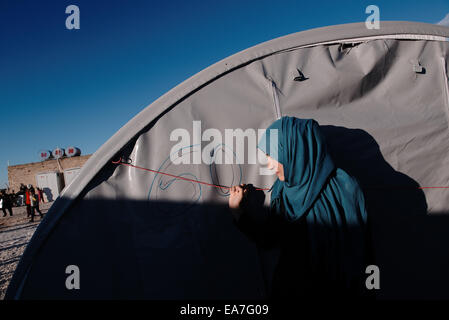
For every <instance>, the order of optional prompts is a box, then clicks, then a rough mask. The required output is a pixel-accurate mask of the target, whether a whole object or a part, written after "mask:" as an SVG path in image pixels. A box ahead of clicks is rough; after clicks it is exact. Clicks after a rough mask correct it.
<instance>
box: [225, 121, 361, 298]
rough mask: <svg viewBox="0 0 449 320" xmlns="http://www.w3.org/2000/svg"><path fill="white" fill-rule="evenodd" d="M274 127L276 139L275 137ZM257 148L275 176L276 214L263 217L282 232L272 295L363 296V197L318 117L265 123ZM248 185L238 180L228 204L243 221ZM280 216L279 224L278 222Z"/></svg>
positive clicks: (273, 205)
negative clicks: (331, 149) (337, 158)
mask: <svg viewBox="0 0 449 320" xmlns="http://www.w3.org/2000/svg"><path fill="white" fill-rule="evenodd" d="M273 130H275V131H273ZM276 131H277V132H276ZM274 133H277V138H278V139H277V143H273V142H272V143H270V141H272V140H273V139H270V137H271V135H273V134H274ZM274 137H276V136H274ZM271 138H273V137H271ZM258 148H259V149H261V150H262V151H263V152H264V153H265V154H266V155H267V158H268V166H269V168H270V169H274V170H275V172H276V175H277V176H278V179H277V180H276V182H275V183H274V184H273V186H272V190H271V202H270V204H271V205H270V207H271V211H270V216H271V218H270V219H268V222H266V224H265V228H268V229H269V228H271V229H273V228H278V229H280V231H279V230H278V231H279V232H278V234H280V237H281V246H282V253H281V257H280V260H279V263H278V268H277V270H276V272H275V275H274V276H273V277H274V279H273V289H272V291H273V292H272V294H273V296H274V297H292V296H301V297H305V298H307V297H308V298H323V297H331V296H332V297H336V298H342V297H346V296H352V297H353V296H361V295H362V296H363V295H364V290H366V288H365V283H364V278H365V277H366V276H367V275H366V274H365V268H366V266H367V264H366V263H367V261H366V259H367V253H366V245H367V228H366V222H367V213H366V209H365V201H364V196H363V193H362V190H361V189H360V186H359V184H358V183H357V181H356V180H355V178H353V177H351V176H349V175H348V174H347V173H346V172H345V171H344V170H342V169H340V168H337V167H336V166H335V165H334V162H333V161H332V158H331V156H330V154H329V153H328V150H327V147H326V143H325V139H324V137H323V135H322V133H321V132H320V127H319V125H318V123H317V122H316V121H315V120H313V119H298V118H294V117H283V118H281V119H279V120H277V121H275V122H274V123H273V124H272V125H271V126H269V127H268V128H267V130H266V133H265V135H264V136H263V137H262V139H261V140H260V142H259V145H258ZM248 190H251V189H250V188H246V187H245V186H244V185H241V186H234V187H232V188H231V193H230V197H229V206H230V208H231V209H233V211H234V212H235V211H238V212H241V214H238V215H237V217H239V216H240V215H241V219H239V220H240V221H245V224H248V218H245V217H247V216H249V214H248V213H247V212H245V211H247V209H242V208H245V206H244V205H243V203H244V202H245V201H244V200H245V198H246V195H247V196H248V197H250V193H248ZM276 219H277V220H276ZM279 220H282V222H281V223H280V224H279V223H276V222H275V221H279ZM239 223H240V224H242V223H241V222H239ZM249 224H250V223H249ZM264 234H265V233H264Z"/></svg>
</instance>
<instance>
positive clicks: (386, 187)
mask: <svg viewBox="0 0 449 320" xmlns="http://www.w3.org/2000/svg"><path fill="white" fill-rule="evenodd" d="M112 163H113V164H121V165H123V166H128V167H132V168H136V169H140V170H145V171H149V172H153V173H159V174H162V175H166V176H169V177H172V178H176V179H180V180H185V181H189V182H196V183H199V184H204V185H206V186H209V187H215V188H220V189H227V190H230V189H231V187H227V186H221V185H218V184H213V183H207V182H204V181H199V180H195V179H189V178H184V177H181V176H177V175H174V174H170V173H166V172H162V171H157V170H152V169H147V168H142V167H139V166H135V165H132V164H129V163H126V162H122V158H120V159H119V160H118V161H112ZM366 188H367V189H390V188H393V189H400V188H415V187H410V186H378V187H374V186H373V187H366ZM416 188H417V189H449V187H416ZM270 189H271V188H256V190H262V191H269V190H270Z"/></svg>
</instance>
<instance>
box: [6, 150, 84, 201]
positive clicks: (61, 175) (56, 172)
mask: <svg viewBox="0 0 449 320" xmlns="http://www.w3.org/2000/svg"><path fill="white" fill-rule="evenodd" d="M90 156H91V155H84V156H76V157H64V158H60V159H48V160H44V161H40V162H32V163H26V164H19V165H14V166H8V181H9V188H10V191H12V190H14V191H15V192H18V191H19V189H20V184H21V183H23V184H24V185H28V184H32V185H33V186H35V187H36V186H38V187H40V188H43V189H44V194H45V195H44V197H45V200H46V201H53V200H55V199H56V197H57V196H58V195H59V192H60V191H61V190H62V189H63V188H64V186H65V185H68V184H69V183H70V182H71V181H72V180H73V179H74V178H75V177H76V175H77V174H78V171H79V169H81V167H82V166H83V165H84V163H85V162H86V161H87V160H88V159H89V158H90ZM46 189H47V190H46Z"/></svg>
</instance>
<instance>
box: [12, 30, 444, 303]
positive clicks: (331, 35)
mask: <svg viewBox="0 0 449 320" xmlns="http://www.w3.org/2000/svg"><path fill="white" fill-rule="evenodd" d="M448 69H449V28H447V27H443V26H437V25H430V24H425V23H415V22H387V21H381V23H380V29H368V28H366V26H365V24H364V23H353V24H346V25H337V26H331V27H324V28H318V29H313V30H308V31H303V32H299V33H295V34H291V35H288V36H284V37H281V38H278V39H274V40H271V41H268V42H265V43H262V44H260V45H257V46H254V47H252V48H249V49H247V50H244V51H242V52H240V53H237V54H235V55H233V56H231V57H229V58H226V59H224V60H222V61H220V62H218V63H216V64H214V65H212V66H210V67H208V68H207V69H205V70H203V71H201V72H199V73H198V74H196V75H195V76H193V77H191V78H190V79H188V80H186V81H184V82H183V83H181V84H180V85H178V86H177V87H176V88H174V89H172V90H170V91H169V92H168V93H166V94H165V95H163V96H162V97H160V98H159V99H158V100H156V101H155V102H154V103H152V104H151V105H150V106H148V107H147V108H145V109H144V110H143V111H142V112H140V113H139V114H138V115H137V116H135V117H134V118H133V119H132V120H130V121H129V122H128V123H127V124H126V125H125V126H124V127H123V128H121V129H120V130H119V131H118V132H117V133H116V134H115V135H114V136H113V137H112V138H110V139H109V140H108V141H107V142H106V143H105V144H104V145H103V146H102V147H101V148H100V149H99V150H98V151H97V152H96V153H95V154H94V155H93V156H92V157H91V158H90V159H89V161H88V162H87V163H86V164H85V166H84V167H83V168H82V170H81V173H80V174H79V176H78V177H77V178H76V180H75V181H74V182H73V183H72V184H70V186H69V187H68V188H67V189H66V190H65V191H64V192H63V193H62V195H61V196H60V197H59V198H58V199H57V200H56V202H55V203H54V204H53V206H52V207H51V210H50V211H49V212H48V214H47V216H46V217H45V219H44V220H43V221H42V223H41V224H40V226H39V227H38V229H37V230H36V232H35V234H34V236H33V238H32V240H31V242H30V243H29V245H28V247H27V248H26V251H25V253H24V255H23V257H22V259H21V261H20V263H19V265H18V267H17V270H16V272H15V274H14V277H13V279H12V282H11V284H10V286H9V288H8V291H7V296H6V297H7V298H9V299H32V298H39V299H45V298H64V299H72V298H73V299H89V298H106V299H107V298H150V299H151V298H152V299H166V298H180V299H182V298H235V299H239V298H263V297H266V296H267V294H268V291H269V286H270V281H271V276H272V274H273V270H274V269H275V265H276V259H277V252H276V250H275V249H273V250H272V251H270V250H267V251H264V252H263V253H262V252H261V250H260V249H259V248H258V247H257V245H256V244H255V243H253V242H252V241H250V240H249V239H248V238H247V237H246V236H245V235H244V234H242V233H241V232H240V231H239V230H238V229H237V228H236V227H235V225H234V224H233V223H232V216H231V215H230V214H229V212H228V210H227V206H226V204H227V197H226V192H224V191H223V190H221V189H217V188H211V187H207V186H204V185H200V184H197V183H190V182H188V181H185V180H179V179H173V178H170V177H167V176H164V175H161V174H158V173H154V172H148V171H145V170H139V169H136V168H135V167H130V166H124V165H118V164H115V163H113V161H114V162H115V161H117V160H118V159H120V158H121V159H122V161H124V162H127V163H131V164H133V165H135V166H139V167H141V168H148V169H154V170H160V171H164V172H167V173H171V174H175V175H179V176H184V177H188V178H192V179H198V180H202V181H206V182H209V183H213V184H221V185H228V186H229V185H232V184H236V183H239V182H245V183H246V182H251V183H253V184H254V185H256V186H261V187H267V186H268V187H269V186H270V185H271V184H272V183H273V181H274V176H270V175H261V174H259V169H260V166H259V165H258V164H248V163H246V164H242V165H236V164H226V163H223V164H213V163H212V164H207V163H203V162H202V163H201V164H190V165H188V164H179V165H176V164H174V163H172V162H171V161H169V159H170V153H171V152H172V148H173V145H174V144H175V143H176V142H174V141H171V140H170V139H169V138H170V135H171V133H172V132H173V131H174V130H176V129H179V128H181V129H186V130H187V131H188V132H189V133H191V134H192V135H194V132H193V131H194V129H193V127H192V124H193V121H201V130H202V131H203V132H204V131H205V130H206V129H209V128H214V129H217V130H218V131H219V132H221V133H222V134H223V136H224V135H225V133H224V131H225V129H229V128H230V129H237V128H240V129H243V130H246V129H249V128H253V129H254V128H256V129H257V128H266V127H267V126H268V125H269V124H270V123H272V122H273V121H274V120H276V119H277V118H279V117H280V116H283V115H290V116H295V117H299V118H313V119H315V120H317V121H318V123H319V124H320V125H321V126H322V128H323V132H324V134H325V135H326V137H327V141H328V144H329V147H330V148H331V150H332V154H333V157H334V159H335V161H336V163H337V164H338V165H339V166H340V167H341V168H343V169H344V170H346V171H347V172H348V173H350V174H351V175H353V176H354V177H356V178H357V179H358V181H359V182H360V184H361V186H362V189H363V191H364V193H365V197H366V203H367V208H368V214H369V219H370V221H371V233H372V244H373V249H374V256H375V263H376V265H377V266H378V267H379V269H380V272H381V278H380V279H381V289H380V290H378V291H377V292H376V295H377V296H378V297H379V298H449V290H447V288H448V287H449V249H448V245H447V244H448V243H449V232H448V230H449V217H448V216H447V214H448V213H449V189H447V188H443V187H445V186H446V187H447V186H449V152H448V151H449V129H448V127H449V92H448ZM207 143H208V142H207V141H198V143H197V144H195V142H192V145H191V146H190V147H189V148H190V149H186V150H184V152H185V153H186V154H190V153H191V154H193V153H196V152H199V151H198V150H197V149H195V148H197V147H201V146H203V145H206V144H207ZM222 149H223V148H222ZM214 150H216V149H214ZM221 151H222V152H225V151H223V150H221ZM212 154H213V152H211V156H212ZM430 187H432V188H430ZM267 195H268V196H269V194H267ZM268 198H269V197H268ZM69 265H76V266H78V267H79V270H80V275H81V278H80V289H79V290H68V289H67V288H66V286H65V281H66V278H67V276H68V275H67V274H66V273H65V271H66V267H67V266H69Z"/></svg>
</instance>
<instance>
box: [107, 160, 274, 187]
mask: <svg viewBox="0 0 449 320" xmlns="http://www.w3.org/2000/svg"><path fill="white" fill-rule="evenodd" d="M112 163H113V164H121V165H124V166H128V167H132V168H136V169H140V170H145V171H149V172H154V173H159V174H163V175H166V176H169V177H173V178H176V179H180V180H185V181H190V182H196V183H199V184H204V185H206V186H209V187H215V188H220V189H227V190H230V189H231V187H227V186H220V185H218V184H213V183H207V182H203V181H199V180H194V179H189V178H184V177H180V176H176V175H174V174H170V173H166V172H162V171H157V170H152V169H147V168H142V167H139V166H134V165H132V164H129V163H124V162H122V158H120V159H119V160H118V161H112ZM256 190H262V191H267V190H270V188H256Z"/></svg>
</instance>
